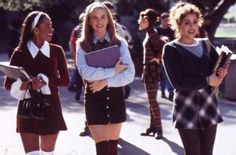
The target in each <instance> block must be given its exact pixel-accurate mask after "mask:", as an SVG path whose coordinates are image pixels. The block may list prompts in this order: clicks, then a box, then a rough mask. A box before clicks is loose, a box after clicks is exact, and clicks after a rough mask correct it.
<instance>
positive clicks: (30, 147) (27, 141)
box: [20, 133, 40, 153]
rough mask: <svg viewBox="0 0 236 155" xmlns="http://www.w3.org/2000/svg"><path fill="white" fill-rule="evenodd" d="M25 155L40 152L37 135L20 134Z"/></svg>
mask: <svg viewBox="0 0 236 155" xmlns="http://www.w3.org/2000/svg"><path fill="white" fill-rule="evenodd" d="M20 136H21V140H22V143H23V146H24V150H25V153H28V152H32V151H36V150H40V149H39V135H36V134H32V133H20Z"/></svg>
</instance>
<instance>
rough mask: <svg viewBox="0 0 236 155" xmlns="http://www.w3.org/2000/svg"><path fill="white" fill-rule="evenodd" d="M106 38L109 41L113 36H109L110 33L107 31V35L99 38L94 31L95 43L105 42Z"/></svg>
mask: <svg viewBox="0 0 236 155" xmlns="http://www.w3.org/2000/svg"><path fill="white" fill-rule="evenodd" d="M104 40H106V41H107V42H111V38H110V36H109V34H108V33H107V32H106V34H105V36H104V38H103V39H101V38H99V37H98V36H97V35H96V34H95V33H94V37H93V43H94V44H96V43H97V42H98V41H100V42H103V41H104Z"/></svg>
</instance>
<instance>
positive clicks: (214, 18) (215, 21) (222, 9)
mask: <svg viewBox="0 0 236 155" xmlns="http://www.w3.org/2000/svg"><path fill="white" fill-rule="evenodd" d="M235 3H236V1H235V0H225V1H224V2H223V3H221V4H220V5H219V6H218V8H215V9H214V11H213V12H212V13H211V22H210V25H209V27H210V29H208V35H209V38H210V39H211V40H213V39H214V35H215V33H216V29H217V27H218V26H219V24H220V22H221V19H222V18H223V17H224V15H225V13H226V12H227V11H228V9H229V8H230V6H232V5H233V4H235Z"/></svg>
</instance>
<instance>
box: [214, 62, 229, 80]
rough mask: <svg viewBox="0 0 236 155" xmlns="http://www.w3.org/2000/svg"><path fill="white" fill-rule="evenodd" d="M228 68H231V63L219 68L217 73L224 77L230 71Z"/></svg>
mask: <svg viewBox="0 0 236 155" xmlns="http://www.w3.org/2000/svg"><path fill="white" fill-rule="evenodd" d="M228 69H229V65H227V66H224V67H220V68H218V69H217V73H216V74H217V76H218V77H220V78H224V77H225V76H226V75H227V73H228Z"/></svg>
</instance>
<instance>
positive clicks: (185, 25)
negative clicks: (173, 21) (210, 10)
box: [179, 13, 199, 39]
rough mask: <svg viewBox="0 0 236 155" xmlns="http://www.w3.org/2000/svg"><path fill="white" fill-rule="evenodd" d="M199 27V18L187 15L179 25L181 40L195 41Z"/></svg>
mask: <svg viewBox="0 0 236 155" xmlns="http://www.w3.org/2000/svg"><path fill="white" fill-rule="evenodd" d="M198 31H199V25H198V18H197V16H196V15H195V14H192V13H191V14H190V13H189V14H187V15H186V16H185V17H184V18H183V20H182V21H181V23H180V25H179V32H180V36H181V38H185V39H194V37H195V36H196V35H197V34H198Z"/></svg>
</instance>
